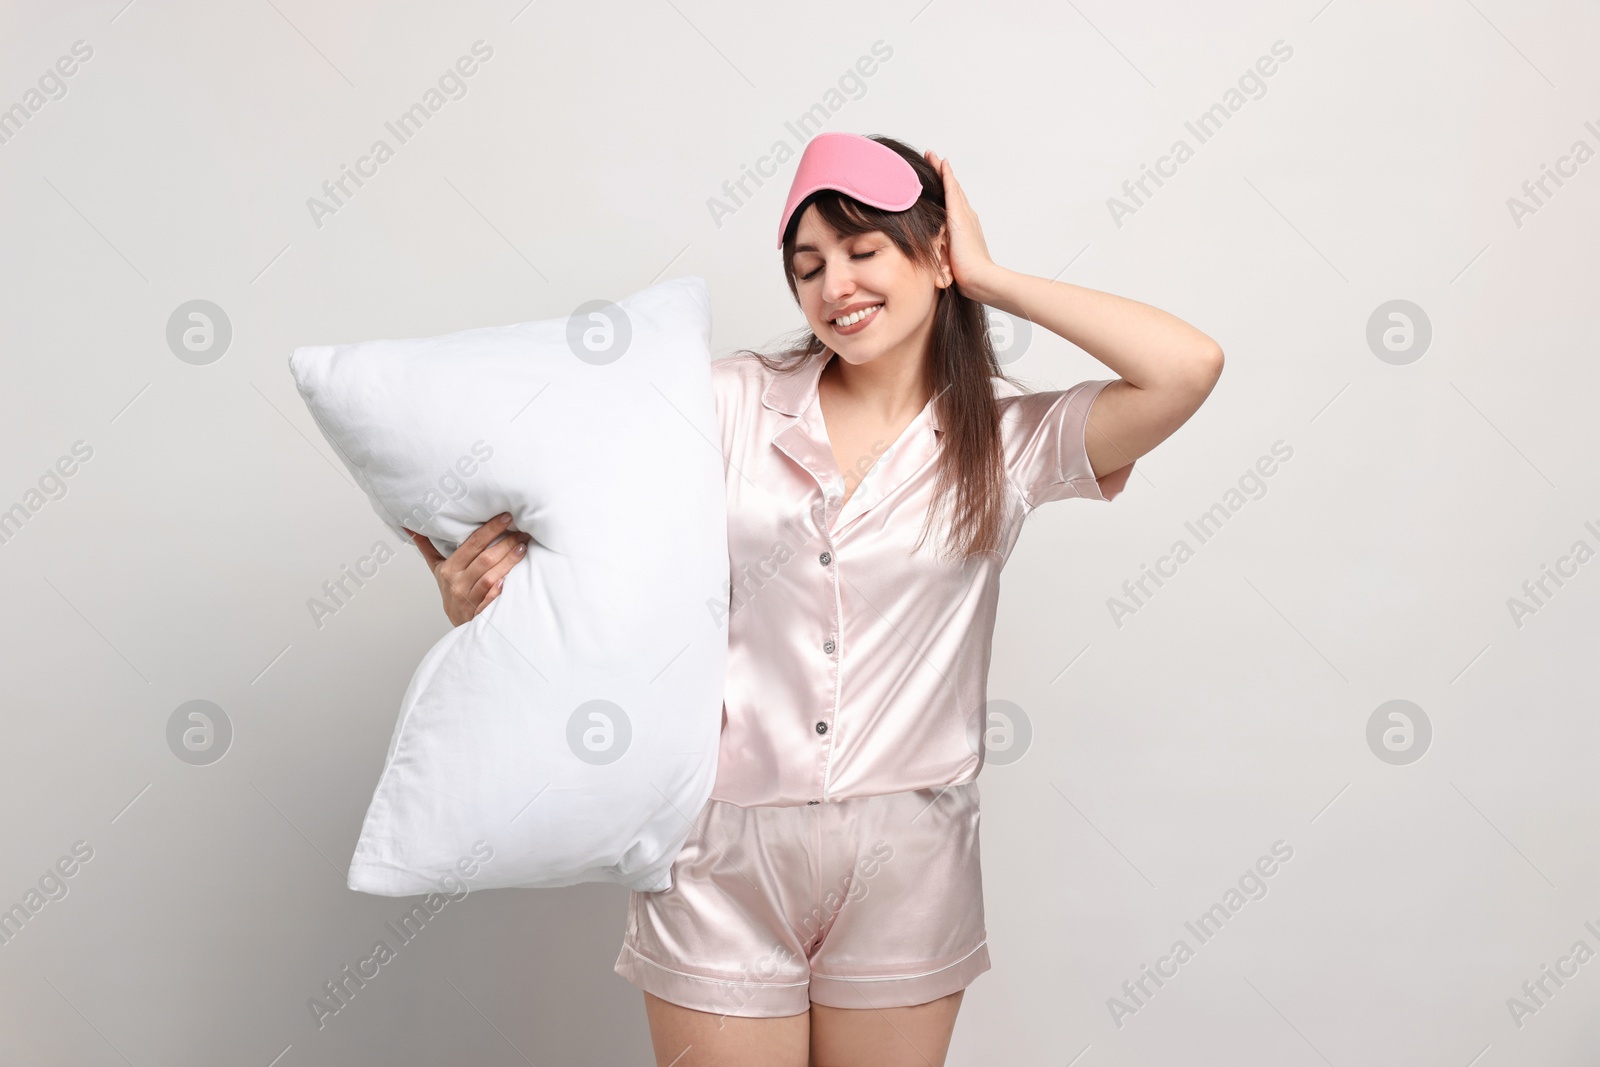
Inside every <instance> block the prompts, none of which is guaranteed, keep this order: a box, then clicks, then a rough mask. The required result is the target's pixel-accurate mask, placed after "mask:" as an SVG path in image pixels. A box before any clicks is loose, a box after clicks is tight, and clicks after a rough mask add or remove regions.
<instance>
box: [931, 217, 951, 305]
mask: <svg viewBox="0 0 1600 1067" xmlns="http://www.w3.org/2000/svg"><path fill="white" fill-rule="evenodd" d="M933 247H934V248H935V250H937V252H938V255H939V268H938V269H937V270H936V271H934V279H933V283H934V285H936V286H938V287H939V288H940V289H948V288H949V287H950V284H951V282H953V281H954V280H955V279H954V276H953V275H952V274H951V271H950V227H949V226H947V225H946V226H940V227H939V232H938V233H937V234H935V235H934V238H933Z"/></svg>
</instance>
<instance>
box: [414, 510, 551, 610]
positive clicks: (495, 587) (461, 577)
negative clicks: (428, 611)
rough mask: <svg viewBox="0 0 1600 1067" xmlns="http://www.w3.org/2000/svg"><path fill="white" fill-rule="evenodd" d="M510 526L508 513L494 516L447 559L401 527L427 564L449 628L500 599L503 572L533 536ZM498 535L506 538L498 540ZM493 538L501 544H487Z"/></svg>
mask: <svg viewBox="0 0 1600 1067" xmlns="http://www.w3.org/2000/svg"><path fill="white" fill-rule="evenodd" d="M510 523H511V515H510V513H509V512H504V513H501V514H499V515H496V516H495V517H494V518H492V519H490V520H489V521H488V522H486V523H484V524H483V525H482V526H480V527H478V528H477V529H476V530H474V531H472V534H471V535H470V536H469V537H468V538H467V539H466V540H465V541H463V542H461V547H460V548H457V549H456V550H455V551H454V552H452V553H450V555H448V556H441V555H440V554H439V550H438V549H436V548H434V547H433V542H432V541H429V540H428V538H427V537H426V536H425V535H423V534H419V533H417V532H415V531H413V530H409V529H406V528H405V527H403V526H402V527H401V529H403V530H405V531H406V533H407V534H408V535H410V537H411V540H412V542H413V543H414V544H415V545H416V546H417V550H418V551H419V552H421V553H422V558H423V559H425V560H427V561H428V568H429V569H430V570H432V571H433V577H434V580H435V581H437V582H438V583H439V594H440V596H442V597H443V598H444V613H445V615H446V616H448V617H449V619H450V624H451V625H452V626H460V625H461V624H462V623H464V622H468V621H470V620H471V619H473V618H474V617H475V616H476V615H477V614H478V612H480V611H482V610H483V609H484V608H486V607H488V606H489V605H490V604H491V603H493V601H494V598H495V597H497V596H499V595H500V589H501V586H502V585H503V584H504V582H505V576H506V572H507V571H509V570H510V569H511V568H512V567H515V566H516V565H517V563H518V562H519V561H521V560H522V558H523V557H524V556H526V555H527V554H528V542H529V541H531V540H533V537H532V535H530V534H525V533H523V532H522V531H520V530H509V526H510ZM501 534H505V535H506V536H504V537H500V535H501ZM496 537H500V540H499V541H497V542H495V543H494V544H492V545H491V544H490V543H489V542H491V541H494V539H495V538H496Z"/></svg>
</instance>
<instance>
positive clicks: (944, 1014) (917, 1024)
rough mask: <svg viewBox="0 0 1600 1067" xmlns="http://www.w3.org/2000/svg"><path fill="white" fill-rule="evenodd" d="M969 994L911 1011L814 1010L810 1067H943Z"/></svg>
mask: <svg viewBox="0 0 1600 1067" xmlns="http://www.w3.org/2000/svg"><path fill="white" fill-rule="evenodd" d="M965 992H966V990H964V989H962V990H957V991H956V992H954V993H951V994H950V995H949V996H947V997H940V998H939V999H938V1000H933V1001H929V1002H928V1003H926V1004H914V1005H912V1006H911V1007H909V1008H830V1007H828V1006H827V1005H825V1004H812V1005H811V1013H810V1014H811V1063H810V1065H809V1067H943V1064H944V1058H945V1054H946V1053H948V1052H949V1051H950V1034H951V1032H952V1031H953V1030H954V1029H955V1025H956V1012H957V1011H959V1010H960V1008H961V997H962V994H964V993H965Z"/></svg>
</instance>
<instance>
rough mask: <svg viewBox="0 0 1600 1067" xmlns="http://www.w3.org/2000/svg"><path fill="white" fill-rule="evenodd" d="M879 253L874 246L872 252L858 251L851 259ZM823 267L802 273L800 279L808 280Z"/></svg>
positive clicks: (864, 257)
mask: <svg viewBox="0 0 1600 1067" xmlns="http://www.w3.org/2000/svg"><path fill="white" fill-rule="evenodd" d="M877 254H878V250H877V249H876V248H874V249H873V250H872V251H870V252H857V253H856V254H855V255H853V256H851V257H850V258H851V259H866V258H867V257H868V256H875V255H877ZM821 269H822V268H821V267H816V268H814V269H813V270H811V271H809V272H807V273H805V274H802V275H800V280H801V281H806V280H808V279H809V278H811V277H812V276H813V275H815V274H816V273H817V271H819V270H821Z"/></svg>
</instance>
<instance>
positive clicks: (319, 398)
mask: <svg viewBox="0 0 1600 1067" xmlns="http://www.w3.org/2000/svg"><path fill="white" fill-rule="evenodd" d="M710 338H711V304H710V298H709V296H708V294H707V291H706V283H705V280H704V279H702V278H699V277H694V276H690V277H684V278H676V279H673V280H671V281H666V282H662V283H660V284H658V285H653V286H651V287H650V288H648V289H644V290H642V291H640V292H638V293H635V294H633V295H632V296H629V297H627V298H625V299H624V300H622V301H621V302H620V307H619V305H616V304H605V303H604V302H600V301H595V302H592V303H591V304H585V305H584V306H583V307H580V308H579V309H578V311H577V312H574V314H573V315H570V316H567V317H563V318H559V319H548V320H545V321H542V322H529V323H521V324H518V325H515V326H497V327H489V328H485V329H475V330H464V331H461V332H460V333H452V334H448V335H445V336H442V337H429V338H422V339H418V340H403V341H365V342H361V343H358V344H344V345H316V346H307V347H303V348H297V349H295V351H294V354H293V355H292V356H290V358H289V368H290V371H291V372H292V373H293V375H294V379H295V385H296V387H297V388H298V389H299V391H300V395H301V397H302V398H303V399H304V400H305V402H306V405H307V407H309V408H310V409H311V414H312V416H313V417H314V418H315V419H316V422H317V425H318V426H319V428H320V429H321V430H322V433H323V435H324V436H325V437H326V438H327V439H328V442H329V443H330V444H331V445H333V447H334V450H335V451H336V452H338V453H339V455H340V456H341V457H342V458H343V460H344V462H345V465H346V466H347V467H348V468H349V469H350V473H351V474H352V475H354V476H355V479H356V483H357V484H358V485H360V486H361V488H362V489H363V490H364V491H365V492H366V494H367V497H368V499H369V500H370V501H371V503H372V506H373V509H374V510H376V511H377V513H378V515H379V517H381V518H382V519H383V521H384V523H385V524H386V525H388V527H389V528H390V529H391V530H393V531H394V532H395V534H396V536H400V537H403V536H404V534H403V533H402V531H401V527H402V526H407V527H410V528H411V529H413V530H416V531H417V532H418V533H422V534H426V535H427V536H428V537H429V538H430V539H431V540H432V541H433V543H434V545H435V546H436V547H438V549H439V550H440V551H441V552H443V553H445V554H449V553H450V552H453V551H454V550H455V549H456V547H457V546H458V545H459V544H460V543H461V542H462V541H463V540H465V539H466V537H467V536H468V535H469V534H470V533H471V532H472V531H473V530H474V529H475V528H476V527H478V526H479V525H480V524H482V523H483V522H485V521H486V520H488V519H489V518H491V517H493V516H494V515H496V514H498V513H500V512H502V511H509V512H511V514H512V516H513V518H512V524H511V525H512V526H513V527H514V528H515V529H517V530H522V531H526V532H527V533H530V534H532V535H533V543H532V544H530V545H529V547H528V555H527V558H525V559H524V560H523V561H522V562H520V563H518V564H517V565H516V566H514V567H513V568H512V569H511V570H510V572H509V573H508V574H507V575H506V579H505V588H504V589H503V590H502V591H501V593H500V596H499V597H498V598H497V599H496V600H495V601H494V602H493V603H492V604H490V605H489V607H487V608H486V609H484V611H483V612H482V613H480V614H479V615H478V616H477V617H476V618H474V619H472V620H471V621H469V622H466V623H464V624H462V625H460V626H457V627H455V628H453V629H452V630H451V631H450V632H449V633H448V634H446V635H445V636H444V637H443V638H441V639H440V640H439V642H438V643H437V644H436V645H434V646H433V647H432V648H431V649H429V650H428V653H427V654H426V655H425V656H424V657H423V658H422V662H421V664H420V665H419V666H418V667H417V670H416V673H415V674H414V675H413V676H412V678H411V684H410V686H409V687H408V688H407V690H406V694H405V698H404V699H403V700H402V702H401V705H400V715H399V721H398V722H397V723H396V725H395V730H394V734H393V735H392V737H391V739H390V742H389V753H388V757H387V759H386V761H385V764H384V768H383V774H382V776H381V777H380V778H379V779H378V784H377V788H376V789H375V790H374V792H373V796H372V802H371V805H370V806H369V808H368V810H367V816H366V820H365V822H364V824H363V826H362V828H361V838H360V841H359V843H358V844H357V845H356V850H355V856H354V858H353V860H352V861H351V864H350V874H349V885H350V888H351V889H355V890H359V891H361V892H364V893H374V894H378V895H381V896H408V895H412V894H420V893H428V892H433V891H437V890H439V889H440V887H441V886H449V885H453V884H459V876H460V875H461V874H463V873H464V872H466V871H467V869H468V867H469V866H471V867H474V868H476V869H475V870H474V872H473V876H472V878H471V879H470V883H471V885H472V887H473V888H479V889H488V888H496V887H506V886H522V887H530V888H531V887H550V886H564V885H573V884H576V883H579V882H614V883H620V884H622V885H625V886H628V887H629V888H630V889H636V890H640V891H646V892H648V891H654V890H662V889H667V888H670V887H671V885H672V879H671V871H670V867H671V864H672V861H673V859H674V858H675V857H676V856H677V854H678V851H679V849H680V848H681V847H682V846H683V843H684V841H685V839H686V838H687V836H688V834H689V831H690V829H691V828H692V826H693V822H694V819H695V816H696V815H697V814H698V813H699V810H700V808H701V806H702V805H703V804H704V803H705V800H706V798H707V797H708V796H709V795H710V792H711V786H712V782H713V779H714V778H715V775H716V761H717V742H718V734H719V731H720V729H721V726H722V680H723V669H724V666H725V663H726V656H727V627H726V625H725V624H724V623H721V622H719V616H718V615H717V614H716V613H714V612H712V611H710V610H708V609H707V604H708V603H713V602H716V601H717V600H718V598H721V599H722V600H723V601H724V602H725V600H726V595H727V583H728V543H727V529H728V527H727V517H726V511H725V508H726V495H725V491H724V483H723V465H722V452H721V445H720V442H721V434H720V432H719V431H718V429H717V420H716V411H715V406H714V403H713V399H712V391H711V352H710ZM485 846H487V850H488V851H489V855H490V856H491V857H492V858H489V859H487V860H483V859H482V857H483V854H484V851H485ZM474 857H477V858H478V859H477V860H474ZM480 861H481V862H480ZM453 880H454V881H453Z"/></svg>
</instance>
